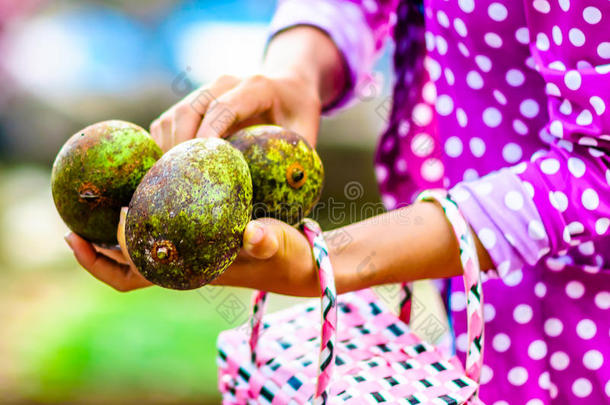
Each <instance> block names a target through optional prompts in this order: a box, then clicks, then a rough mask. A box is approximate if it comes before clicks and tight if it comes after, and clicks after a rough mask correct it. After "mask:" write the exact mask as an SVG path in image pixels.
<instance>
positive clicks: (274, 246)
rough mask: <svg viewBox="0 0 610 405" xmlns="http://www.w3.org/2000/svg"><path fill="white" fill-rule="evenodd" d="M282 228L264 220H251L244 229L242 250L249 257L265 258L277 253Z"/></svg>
mask: <svg viewBox="0 0 610 405" xmlns="http://www.w3.org/2000/svg"><path fill="white" fill-rule="evenodd" d="M281 232H282V230H281V229H280V228H279V227H277V226H274V224H273V223H270V222H267V221H264V220H255V221H251V222H250V223H248V225H246V230H245V231H244V245H243V249H242V251H243V252H244V254H245V255H246V256H248V257H251V258H254V259H259V260H265V259H270V258H271V257H273V255H275V254H276V253H277V251H278V250H279V246H280V238H281Z"/></svg>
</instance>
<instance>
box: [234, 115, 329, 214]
mask: <svg viewBox="0 0 610 405" xmlns="http://www.w3.org/2000/svg"><path fill="white" fill-rule="evenodd" d="M227 140H228V141H229V142H230V143H231V144H232V145H233V146H235V147H236V148H237V149H239V150H240V151H241V152H242V153H243V154H244V156H245V158H246V161H247V162H248V166H249V167H250V174H251V176H252V187H253V192H254V197H253V201H254V207H253V211H252V217H253V218H254V219H256V218H261V217H271V218H275V219H279V220H281V221H284V222H286V223H288V224H290V225H295V224H297V223H298V222H299V221H301V219H303V217H305V216H306V215H307V214H309V213H310V212H311V210H312V208H313V207H314V206H315V205H316V203H317V202H318V200H319V199H320V195H321V194H322V187H323V185H324V167H323V166H322V161H321V160H320V157H319V156H318V154H317V152H316V151H315V149H313V148H312V147H311V146H310V145H309V143H308V142H307V141H306V140H305V138H303V137H302V136H300V135H299V134H297V133H295V132H292V131H289V130H286V129H284V128H282V127H279V126H276V125H255V126H251V127H248V128H244V129H242V130H241V131H238V132H236V133H235V134H233V135H231V136H230V137H228V138H227ZM295 168H297V169H298V170H302V171H303V175H302V176H300V175H299V174H298V173H292V172H291V170H292V171H293V170H295ZM291 174H293V175H295V177H294V178H293V179H292V181H289V180H290V179H289V177H290V176H291ZM300 177H303V178H302V179H301V180H300V181H297V182H295V181H294V180H298V179H299V178H300Z"/></svg>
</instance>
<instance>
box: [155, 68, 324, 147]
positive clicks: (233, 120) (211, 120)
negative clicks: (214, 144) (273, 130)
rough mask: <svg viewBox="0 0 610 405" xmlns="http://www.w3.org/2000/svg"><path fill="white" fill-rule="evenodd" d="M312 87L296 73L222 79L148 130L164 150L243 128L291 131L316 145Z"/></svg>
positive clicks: (317, 104)
mask: <svg viewBox="0 0 610 405" xmlns="http://www.w3.org/2000/svg"><path fill="white" fill-rule="evenodd" d="M320 111H321V106H320V100H319V98H318V95H317V89H316V87H315V85H313V84H312V83H310V82H309V81H308V80H306V79H305V78H304V77H301V76H299V75H298V74H296V73H295V74H287V75H284V76H271V75H255V76H250V77H247V78H245V79H238V78H236V77H233V76H222V77H220V78H218V79H217V80H215V81H214V82H212V84H210V85H209V86H204V87H202V88H200V89H198V90H196V91H194V92H193V93H191V94H189V95H188V96H186V97H185V98H184V99H183V100H181V101H180V102H178V103H177V104H175V105H174V106H173V107H171V108H170V109H169V110H167V111H166V112H164V113H163V114H161V116H160V117H159V118H158V119H156V120H155V121H154V122H153V123H152V124H151V126H150V133H151V135H152V137H153V139H154V140H155V141H156V142H157V144H159V146H160V147H161V149H163V151H164V152H165V151H167V150H169V149H171V148H172V147H173V146H175V145H177V144H179V143H181V142H184V141H187V140H189V139H193V138H195V137H197V138H207V137H225V136H228V135H230V134H232V133H233V132H235V131H237V130H238V129H240V128H243V127H245V126H249V125H253V124H260V123H268V124H277V125H281V126H283V127H286V128H289V129H291V130H293V131H295V132H297V133H299V134H301V135H302V136H304V137H305V138H306V139H307V140H308V141H309V142H310V144H312V145H315V141H316V135H317V133H318V125H319V121H320Z"/></svg>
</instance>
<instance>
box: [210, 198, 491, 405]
mask: <svg viewBox="0 0 610 405" xmlns="http://www.w3.org/2000/svg"><path fill="white" fill-rule="evenodd" d="M419 199H420V200H424V201H436V202H438V203H440V205H441V206H442V207H443V209H444V211H445V214H446V216H447V219H448V220H449V222H450V223H451V224H452V225H453V228H454V230H455V234H456V237H457V239H458V242H459V246H460V254H461V261H462V265H463V267H464V281H465V288H466V292H467V299H468V318H469V319H468V324H469V334H468V336H469V338H468V343H469V344H468V358H467V362H466V369H464V367H463V366H462V365H461V363H460V362H459V360H458V359H457V358H455V357H451V358H448V357H446V356H444V354H443V353H442V352H441V351H440V350H438V349H437V348H435V347H434V346H432V345H429V344H427V343H425V342H423V341H422V340H421V339H420V338H419V337H418V336H417V335H415V334H414V333H413V332H411V331H410V330H409V326H408V325H407V324H406V323H404V322H403V321H401V319H400V318H399V317H397V316H396V315H394V314H393V313H392V312H391V311H390V310H389V309H388V308H386V307H385V306H384V305H383V303H382V302H381V301H380V299H379V298H378V297H377V296H376V295H375V293H374V292H373V291H372V290H370V289H366V290H361V291H357V292H353V293H348V294H344V295H341V296H340V297H339V299H338V300H337V296H336V293H335V288H334V280H333V277H332V267H331V265H330V261H329V259H328V250H327V249H326V245H325V243H324V240H323V238H322V236H321V235H322V234H321V231H320V229H319V227H318V225H317V224H316V223H315V222H313V221H311V220H307V221H305V222H304V223H303V224H302V230H303V232H304V233H305V235H306V236H307V238H308V240H309V241H310V243H311V244H312V248H313V252H314V257H315V259H316V263H317V264H318V266H319V269H320V271H319V275H320V287H321V290H322V291H321V292H322V294H321V296H322V299H321V305H319V304H317V303H316V302H315V301H310V302H308V303H305V304H301V305H296V306H294V307H291V308H289V309H286V310H284V311H280V312H277V313H274V314H271V315H268V316H265V319H264V321H263V319H262V314H263V311H264V306H265V305H264V304H265V299H266V293H261V292H257V293H255V296H254V305H253V307H254V314H253V317H252V322H251V328H250V329H251V330H250V333H247V332H246V331H245V329H244V328H237V329H233V330H229V331H225V332H223V333H221V334H220V336H219V338H218V350H219V356H218V366H219V388H220V391H221V393H222V394H223V404H225V405H228V404H272V405H281V404H305V403H315V404H317V403H320V404H379V403H391V404H408V405H412V404H440V405H448V404H456V405H457V404H480V403H481V402H480V400H479V399H478V394H477V391H478V386H479V384H478V379H479V376H480V371H481V367H482V361H483V355H482V348H483V316H482V298H483V297H482V290H481V285H480V277H479V266H478V261H477V256H476V249H475V247H474V242H473V239H472V235H470V232H469V229H468V226H467V224H466V222H465V221H464V219H463V217H462V216H461V214H460V213H459V211H458V209H457V206H456V205H455V203H453V201H451V200H450V199H449V198H447V197H446V194H444V193H438V192H431V191H427V192H424V193H422V195H420V197H419ZM407 305H408V303H407ZM405 306H406V305H405ZM405 306H403V308H404V307H405ZM337 310H338V311H337ZM318 311H321V313H322V325H320V315H319V314H320V312H318ZM337 312H338V313H339V317H338V318H337ZM320 342H321V344H320Z"/></svg>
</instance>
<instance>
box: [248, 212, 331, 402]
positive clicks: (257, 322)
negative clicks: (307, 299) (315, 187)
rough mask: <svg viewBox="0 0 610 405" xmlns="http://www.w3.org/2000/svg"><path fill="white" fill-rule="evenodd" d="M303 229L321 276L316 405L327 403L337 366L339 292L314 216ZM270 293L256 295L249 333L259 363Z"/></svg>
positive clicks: (252, 351) (306, 221)
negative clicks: (266, 307) (266, 303)
mask: <svg viewBox="0 0 610 405" xmlns="http://www.w3.org/2000/svg"><path fill="white" fill-rule="evenodd" d="M300 228H301V230H302V231H303V233H304V234H305V237H306V238H307V240H308V241H309V244H310V245H311V246H312V249H313V256H314V259H315V263H316V267H317V268H318V270H319V271H318V278H319V281H320V290H321V293H322V333H321V341H320V356H319V360H318V378H317V383H316V392H315V395H314V398H313V402H314V404H325V403H326V402H327V399H328V395H329V387H330V380H331V377H332V372H333V367H334V365H335V347H336V335H337V333H336V331H337V292H336V290H335V279H334V273H333V269H332V266H331V264H330V259H329V257H328V248H327V247H326V242H325V241H324V238H323V237H322V230H321V229H320V226H319V225H318V224H317V223H316V222H315V221H313V220H311V219H308V218H306V219H304V220H303V222H301V224H300ZM266 299H267V293H266V292H263V291H257V292H255V293H254V296H253V305H252V318H251V327H252V332H251V334H250V350H251V353H252V361H253V362H254V364H256V345H257V343H258V339H259V336H260V331H261V325H262V317H263V313H264V310H265V302H266Z"/></svg>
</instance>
